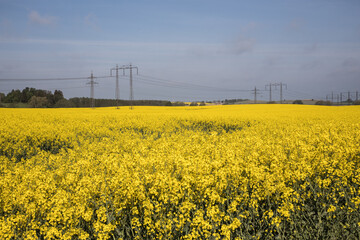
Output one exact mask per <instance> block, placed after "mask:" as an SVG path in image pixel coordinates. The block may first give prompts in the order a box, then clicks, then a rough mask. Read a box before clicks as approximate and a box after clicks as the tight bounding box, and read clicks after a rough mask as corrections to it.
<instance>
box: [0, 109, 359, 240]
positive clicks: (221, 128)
mask: <svg viewBox="0 0 360 240" xmlns="http://www.w3.org/2000/svg"><path fill="white" fill-rule="evenodd" d="M0 113H1V115H0V116H1V117H0V239H272V238H278V239H359V238H360V209H359V208H360V188H359V185H360V168H359V167H360V121H359V119H360V107H357V106H349V107H325V106H299V105H296V106H295V105H243V106H204V107H135V109H134V110H132V111H131V110H129V109H128V108H125V107H123V108H121V109H115V108H98V109H0Z"/></svg>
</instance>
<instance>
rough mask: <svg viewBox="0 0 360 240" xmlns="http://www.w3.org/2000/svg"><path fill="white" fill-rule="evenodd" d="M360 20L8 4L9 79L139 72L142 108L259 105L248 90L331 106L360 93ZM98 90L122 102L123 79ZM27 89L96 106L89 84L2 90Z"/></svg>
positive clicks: (5, 70) (105, 4)
mask: <svg viewBox="0 0 360 240" xmlns="http://www.w3.org/2000/svg"><path fill="white" fill-rule="evenodd" d="M359 12H360V1H358V0H301V1H300V0H273V1H266V0H263V1H260V0H259V1H245V0H244V1H240V0H237V1H235V0H234V1H232V0H223V1H220V0H192V1H190V0H177V1H175V0H168V1H160V0H152V1H150V0H140V1H134V0H133V1H121V0H119V1H94V0H87V1H85V0H84V1H70V0H65V1H50V0H32V1H25V0H22V1H21V0H0V53H1V54H0V79H8V78H10V79H16V78H31V79H33V78H61V77H86V76H89V75H90V73H91V71H93V73H94V75H95V76H104V75H108V74H109V69H110V68H112V67H114V66H115V65H116V64H119V65H124V64H129V63H132V64H133V65H136V66H138V67H139V73H140V74H141V75H139V76H134V96H135V99H169V100H183V101H192V100H216V99H226V98H227V99H230V98H252V97H253V96H252V95H251V92H246V91H240V90H250V89H253V88H254V87H257V88H258V89H260V90H265V85H266V84H269V83H276V82H277V83H278V82H283V83H285V84H287V90H286V91H284V98H285V99H299V98H300V99H304V98H325V97H326V95H327V94H330V93H331V92H332V91H333V92H335V93H339V92H347V91H356V90H358V91H360V17H359ZM159 79H161V81H162V82H164V81H165V82H166V81H176V82H178V83H177V84H165V85H167V86H166V87H165V86H163V85H162V84H160V85H156V84H154V83H155V82H154V81H158V80H159ZM120 80H121V83H120V88H121V89H120V97H121V98H124V99H127V98H128V96H129V90H128V88H129V83H128V81H129V80H128V77H122V78H121V79H120ZM97 82H98V83H99V84H98V85H97V86H96V89H95V97H97V98H114V96H115V92H114V87H115V82H114V79H110V78H109V79H98V80H97ZM179 82H180V83H179ZM157 84H158V83H157ZM191 84H197V85H204V86H211V87H212V89H206V88H200V87H198V88H193V89H192V88H191V86H192V85H191ZM179 85H180V86H181V87H180V88H179V87H178V86H179ZM26 86H30V87H36V88H41V89H49V90H54V89H61V90H63V92H64V94H65V97H75V96H89V87H88V85H86V80H81V81H79V80H76V81H75V80H74V81H49V82H46V81H41V82H40V81H34V82H11V81H0V92H5V93H6V92H8V91H10V90H11V89H14V88H15V89H17V88H19V89H22V88H24V87H26ZM232 90H234V91H232ZM235 90H239V91H235ZM278 95H279V91H274V92H273V98H277V97H278ZM259 98H261V99H268V98H269V93H268V92H267V91H263V92H262V94H261V95H260V96H259Z"/></svg>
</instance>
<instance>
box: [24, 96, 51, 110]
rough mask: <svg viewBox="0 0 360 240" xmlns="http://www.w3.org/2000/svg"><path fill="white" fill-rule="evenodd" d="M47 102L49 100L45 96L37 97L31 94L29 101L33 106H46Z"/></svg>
mask: <svg viewBox="0 0 360 240" xmlns="http://www.w3.org/2000/svg"><path fill="white" fill-rule="evenodd" d="M48 103H49V102H48V100H47V98H46V97H37V96H32V97H31V99H30V101H29V104H30V106H31V107H33V108H42V107H47V105H48Z"/></svg>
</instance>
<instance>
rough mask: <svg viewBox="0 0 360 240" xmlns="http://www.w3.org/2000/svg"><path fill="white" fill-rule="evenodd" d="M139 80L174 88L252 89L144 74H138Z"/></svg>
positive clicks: (242, 90) (235, 90) (207, 89)
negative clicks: (209, 84) (182, 80)
mask: <svg viewBox="0 0 360 240" xmlns="http://www.w3.org/2000/svg"><path fill="white" fill-rule="evenodd" d="M139 76H140V78H141V80H143V81H148V82H153V83H157V84H158V85H162V84H163V86H164V87H174V88H191V89H194V88H198V89H200V90H205V91H209V90H211V91H231V92H251V91H252V90H247V89H246V90H244V89H229V88H220V87H213V86H207V85H201V84H196V83H185V82H180V81H173V80H167V79H162V78H157V77H152V76H146V75H141V74H139Z"/></svg>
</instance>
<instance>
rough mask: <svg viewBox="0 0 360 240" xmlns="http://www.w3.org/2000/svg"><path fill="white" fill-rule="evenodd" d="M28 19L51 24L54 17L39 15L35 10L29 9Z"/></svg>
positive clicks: (33, 21)
mask: <svg viewBox="0 0 360 240" xmlns="http://www.w3.org/2000/svg"><path fill="white" fill-rule="evenodd" d="M29 21H30V22H31V23H36V24H40V25H52V24H54V23H55V17H53V16H40V14H39V13H38V12H36V11H31V12H30V14H29Z"/></svg>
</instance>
